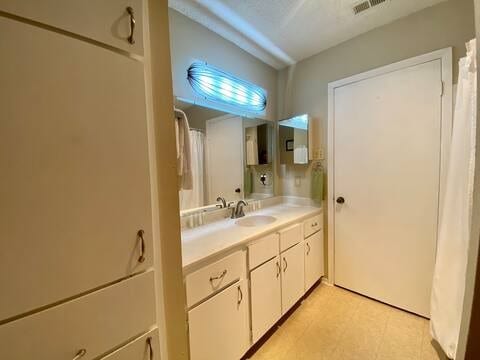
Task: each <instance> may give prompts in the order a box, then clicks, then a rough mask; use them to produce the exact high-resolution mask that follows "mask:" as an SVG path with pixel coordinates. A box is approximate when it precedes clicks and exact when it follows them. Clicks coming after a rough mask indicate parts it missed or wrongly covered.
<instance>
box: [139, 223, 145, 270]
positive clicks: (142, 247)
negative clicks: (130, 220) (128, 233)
mask: <svg viewBox="0 0 480 360" xmlns="http://www.w3.org/2000/svg"><path fill="white" fill-rule="evenodd" d="M144 234H145V231H143V230H138V232H137V237H138V238H139V239H140V256H139V257H138V262H139V263H143V262H144V261H145V239H144V238H143V235H144Z"/></svg>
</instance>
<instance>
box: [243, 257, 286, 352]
mask: <svg viewBox="0 0 480 360" xmlns="http://www.w3.org/2000/svg"><path fill="white" fill-rule="evenodd" d="M280 273H281V268H280V257H279V256H277V257H276V258H273V259H271V260H270V261H268V262H266V263H265V264H263V265H262V266H260V267H258V268H256V269H255V270H253V271H252V272H251V273H250V296H251V299H252V301H251V311H252V337H253V342H254V343H255V342H257V341H258V340H259V339H260V338H261V337H262V336H263V335H264V334H265V333H266V332H267V330H268V329H270V328H271V327H272V326H273V325H274V324H275V323H276V322H277V320H279V319H280V317H281V315H282V301H281V299H282V298H281V297H282V292H281V277H280Z"/></svg>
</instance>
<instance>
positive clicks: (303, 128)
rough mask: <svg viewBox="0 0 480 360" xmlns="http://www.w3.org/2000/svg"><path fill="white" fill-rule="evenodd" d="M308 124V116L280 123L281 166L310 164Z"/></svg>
mask: <svg viewBox="0 0 480 360" xmlns="http://www.w3.org/2000/svg"><path fill="white" fill-rule="evenodd" d="M308 123H309V118H308V115H307V114H304V115H298V116H295V117H292V118H289V119H285V120H280V121H279V122H278V133H279V142H280V164H308V160H309V149H308V146H309V141H308V139H309V134H308V131H309V130H308Z"/></svg>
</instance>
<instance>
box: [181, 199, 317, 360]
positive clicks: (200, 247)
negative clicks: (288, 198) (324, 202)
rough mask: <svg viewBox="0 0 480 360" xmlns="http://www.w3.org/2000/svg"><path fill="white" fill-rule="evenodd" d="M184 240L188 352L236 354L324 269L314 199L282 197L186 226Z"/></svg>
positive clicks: (228, 357)
mask: <svg viewBox="0 0 480 360" xmlns="http://www.w3.org/2000/svg"><path fill="white" fill-rule="evenodd" d="M182 246H183V266H184V281H185V287H186V294H187V313H188V314H187V315H188V325H189V326H188V327H189V340H190V358H191V359H192V360H202V359H209V360H216V359H218V360H220V359H221V360H235V359H240V358H241V357H242V356H243V355H244V354H245V353H246V352H247V351H248V349H249V348H250V347H251V346H252V345H254V344H255V343H256V342H257V341H258V340H259V339H260V338H261V337H262V336H263V335H264V334H265V333H266V332H267V331H268V330H269V329H270V328H272V327H273V326H274V325H275V323H276V322H277V321H278V320H280V318H281V317H282V316H283V315H285V314H286V313H287V312H288V311H289V310H290V309H291V308H292V307H293V306H294V305H295V303H297V302H298V301H299V300H300V299H301V298H302V297H303V296H304V295H305V293H306V292H307V291H308V290H309V289H310V288H311V287H312V286H313V285H314V284H315V283H316V282H317V281H318V280H320V278H321V277H322V276H323V275H324V255H323V247H324V237H323V214H322V210H321V208H318V207H314V206H301V205H294V204H285V203H281V204H277V205H274V206H271V207H268V208H264V209H261V210H257V211H254V212H250V213H248V214H247V216H246V217H244V218H241V219H230V218H228V219H223V220H219V221H215V222H212V223H209V224H207V225H203V226H200V227H197V228H193V229H188V230H184V231H183V232H182ZM205 344H210V345H208V346H205Z"/></svg>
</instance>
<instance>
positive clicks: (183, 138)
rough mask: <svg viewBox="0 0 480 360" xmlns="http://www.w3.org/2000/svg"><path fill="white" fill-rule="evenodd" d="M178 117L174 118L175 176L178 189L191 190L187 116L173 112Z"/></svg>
mask: <svg viewBox="0 0 480 360" xmlns="http://www.w3.org/2000/svg"><path fill="white" fill-rule="evenodd" d="M175 111H177V112H178V114H179V116H177V117H176V118H175V136H176V141H177V176H178V188H179V189H183V190H191V189H192V186H193V179H192V163H191V159H192V157H191V153H190V127H189V126H188V119H187V115H186V114H185V113H184V112H183V111H181V110H177V109H176V110H175Z"/></svg>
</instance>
